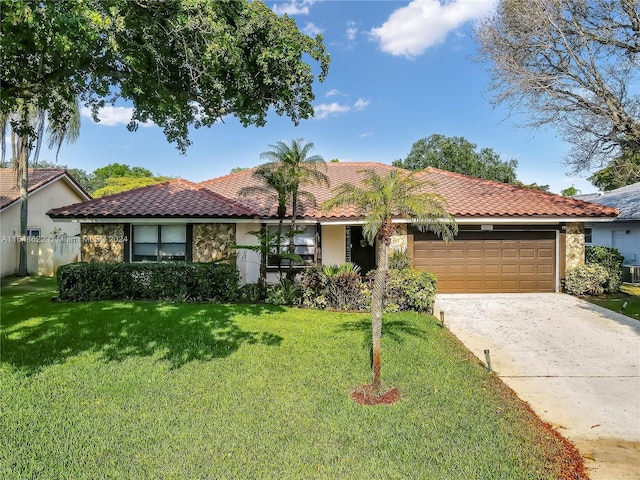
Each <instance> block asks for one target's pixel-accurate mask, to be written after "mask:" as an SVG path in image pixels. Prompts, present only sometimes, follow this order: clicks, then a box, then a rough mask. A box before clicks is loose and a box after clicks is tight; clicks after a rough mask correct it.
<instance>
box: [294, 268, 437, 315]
mask: <svg viewBox="0 0 640 480" xmlns="http://www.w3.org/2000/svg"><path fill="white" fill-rule="evenodd" d="M327 273H329V275H331V276H328V275H327ZM374 275H375V271H373V272H369V274H367V277H366V281H365V280H363V278H362V277H361V276H360V275H359V274H357V273H355V272H352V271H349V270H347V269H345V270H344V271H341V272H339V273H337V267H331V268H329V269H326V268H325V269H322V270H321V269H319V268H310V269H308V270H306V271H305V272H303V273H302V275H301V277H300V288H301V289H302V302H301V303H302V306H304V307H307V308H318V309H327V308H329V309H335V310H346V311H364V310H367V309H368V308H369V307H370V305H371V286H372V285H373V278H374ZM435 292H436V277H435V276H434V275H433V274H431V273H427V272H418V271H416V270H410V269H404V270H390V271H389V276H388V277H387V288H386V292H385V311H386V312H398V311H405V310H412V311H416V312H432V310H433V304H434V301H435Z"/></svg>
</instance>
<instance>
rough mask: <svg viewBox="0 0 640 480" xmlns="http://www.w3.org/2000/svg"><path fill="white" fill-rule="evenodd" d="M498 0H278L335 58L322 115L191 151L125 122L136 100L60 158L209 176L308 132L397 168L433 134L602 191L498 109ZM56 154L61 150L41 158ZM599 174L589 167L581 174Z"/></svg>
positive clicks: (228, 126) (240, 131) (341, 153)
mask: <svg viewBox="0 0 640 480" xmlns="http://www.w3.org/2000/svg"><path fill="white" fill-rule="evenodd" d="M493 3H494V2H493V1H492V0H449V1H446V2H444V1H442V0H441V1H438V0H419V1H413V2H410V1H328V0H325V1H322V0H305V1H293V2H292V1H284V2H267V4H268V5H270V6H271V7H272V8H274V10H275V11H276V12H278V13H279V14H284V13H288V14H289V15H291V16H293V18H295V20H296V22H297V24H298V26H299V27H300V28H301V29H302V30H303V31H305V33H308V34H316V33H321V34H322V35H323V36H324V41H325V44H326V46H327V49H328V51H329V52H330V54H331V59H332V61H331V67H330V71H329V75H328V77H327V79H326V80H325V82H324V83H316V84H315V86H314V92H315V94H316V99H315V101H314V108H315V111H316V117H315V118H313V119H309V120H305V121H302V122H301V123H300V125H299V126H297V127H296V126H295V125H294V124H293V123H292V122H291V121H290V120H289V119H288V118H286V117H278V116H277V115H275V114H270V115H269V118H268V121H267V125H266V126H265V127H261V128H257V127H248V128H244V127H242V126H241V125H240V123H239V122H238V121H237V120H236V119H235V118H230V117H227V118H226V119H225V123H219V124H217V125H215V126H213V127H212V128H204V129H200V130H194V131H193V132H192V135H191V139H192V141H193V145H192V146H191V147H190V149H189V151H188V152H187V154H186V155H181V154H180V153H179V152H178V151H177V150H176V149H175V146H174V145H172V144H169V143H168V142H167V141H166V140H165V138H164V136H163V134H162V131H161V130H160V129H159V128H158V127H156V126H153V125H151V126H141V127H140V128H139V129H138V131H137V132H134V133H131V132H129V131H128V130H127V129H126V127H125V126H126V124H127V122H128V121H129V118H130V113H131V112H130V106H128V105H126V104H122V105H120V106H116V107H111V108H110V109H108V110H105V111H103V112H102V113H101V115H100V117H101V120H102V121H101V122H100V123H99V124H95V123H93V122H92V120H91V118H90V116H89V115H88V114H87V113H86V112H85V113H84V114H83V118H82V127H81V131H80V139H79V140H78V141H77V142H76V143H75V144H74V145H69V146H67V145H65V146H64V147H63V149H62V151H61V152H60V156H59V160H58V161H59V163H62V164H67V165H68V166H70V167H76V168H82V169H84V170H86V171H88V172H91V171H93V170H94V169H95V168H98V167H101V166H104V165H107V164H109V163H113V162H118V163H126V164H129V165H131V166H142V167H145V168H148V169H149V170H151V171H152V172H154V173H155V174H158V175H168V176H176V177H183V178H186V179H188V180H191V181H195V182H197V181H202V180H206V179H210V178H214V177H217V176H221V175H225V174H227V173H229V171H230V170H231V169H232V168H234V167H251V166H254V165H257V164H259V163H260V153H261V152H264V151H265V150H268V149H269V145H270V144H274V143H275V142H277V141H280V140H282V141H285V142H288V141H290V140H292V139H296V138H304V139H305V140H306V141H310V142H313V143H314V144H315V149H314V151H313V152H312V153H314V154H319V155H322V156H323V157H324V159H325V160H327V161H329V160H331V159H334V158H337V159H338V160H340V161H344V162H346V161H376V162H382V163H391V162H392V161H393V160H396V159H399V158H404V157H405V156H406V155H407V154H408V153H409V151H410V149H411V146H412V144H413V143H414V142H415V141H417V140H419V139H420V138H424V137H428V136H429V135H431V134H434V133H440V134H443V135H446V136H462V137H464V138H466V139H467V140H469V141H471V142H472V143H475V144H476V145H478V147H479V148H483V147H490V148H493V149H494V150H495V151H496V152H498V153H499V154H500V155H501V158H502V159H503V160H510V159H516V160H517V161H518V170H517V174H518V178H519V179H520V180H521V181H523V182H525V183H533V182H536V183H538V184H548V185H550V186H551V191H552V192H555V193H559V192H560V190H561V189H563V188H566V187H569V186H571V185H575V187H576V188H578V189H580V190H581V191H582V193H588V192H593V191H595V190H596V189H595V188H594V187H593V186H592V185H591V184H590V183H589V182H587V181H586V180H585V179H584V178H580V177H578V176H575V175H569V174H567V170H568V169H567V168H566V167H565V166H563V164H562V159H563V157H564V156H565V154H566V153H567V152H568V150H569V147H570V146H569V144H567V143H565V142H563V141H562V140H561V139H560V138H559V136H557V135H556V132H555V131H554V130H552V129H549V130H540V131H535V132H534V131H531V130H529V129H523V128H518V127H517V126H516V124H517V123H518V120H522V119H521V118H520V119H518V117H512V118H507V114H508V110H507V108H506V107H505V108H498V109H493V108H492V107H491V105H490V102H489V100H490V93H489V91H488V84H489V78H488V72H487V67H486V66H485V65H482V64H478V63H475V62H474V61H473V60H472V57H473V56H474V54H475V51H476V45H475V44H474V42H473V39H472V33H473V28H474V25H475V22H476V21H477V19H478V18H481V17H482V16H483V15H486V14H487V12H490V11H491V8H492V5H493ZM41 158H43V159H47V160H53V158H54V153H53V152H50V151H48V152H45V151H43V152H42V153H41ZM582 175H583V176H584V177H587V176H589V173H588V172H585V173H583V174H582Z"/></svg>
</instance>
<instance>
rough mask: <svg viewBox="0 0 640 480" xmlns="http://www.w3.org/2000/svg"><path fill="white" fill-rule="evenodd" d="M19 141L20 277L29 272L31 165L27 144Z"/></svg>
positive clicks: (18, 273)
mask: <svg viewBox="0 0 640 480" xmlns="http://www.w3.org/2000/svg"><path fill="white" fill-rule="evenodd" d="M18 143H19V144H20V147H19V149H18V152H17V155H18V157H17V159H16V161H17V162H18V164H17V165H16V167H17V172H16V173H17V177H18V178H17V179H18V186H19V187H20V237H21V241H20V242H19V243H18V245H19V247H20V248H19V251H20V253H19V262H18V272H17V275H18V276H19V277H26V276H27V275H28V274H29V272H27V242H26V239H27V226H28V220H29V215H28V213H29V202H28V199H27V195H28V194H29V165H28V160H27V151H26V148H25V145H24V144H23V140H22V139H19V140H18Z"/></svg>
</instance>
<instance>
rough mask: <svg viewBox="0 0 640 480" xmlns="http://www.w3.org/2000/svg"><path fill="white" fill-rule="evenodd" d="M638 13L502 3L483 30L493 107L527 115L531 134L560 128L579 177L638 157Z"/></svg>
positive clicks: (571, 0)
mask: <svg viewBox="0 0 640 480" xmlns="http://www.w3.org/2000/svg"><path fill="white" fill-rule="evenodd" d="M639 5H640V4H639V3H638V1H637V0H589V1H584V0H563V1H560V0H526V1H525V0H500V1H499V2H498V3H497V7H496V11H495V13H494V14H493V15H492V16H490V17H488V18H487V19H485V20H484V21H482V22H481V24H480V26H479V28H478V31H477V39H478V42H479V46H480V54H479V60H481V61H484V62H486V63H487V64H489V66H490V68H491V74H492V84H491V89H492V91H493V94H494V97H493V101H494V103H495V104H503V103H504V104H507V105H510V106H511V107H512V108H513V109H514V110H515V111H517V112H518V113H523V115H524V116H525V118H526V119H527V120H525V122H524V125H526V126H529V127H533V128H537V127H542V126H553V127H556V128H557V129H558V131H559V132H560V133H561V135H562V136H563V137H564V138H565V139H566V140H567V141H568V142H570V143H571V144H572V145H573V147H572V149H571V151H570V152H569V154H568V156H567V158H566V163H567V165H569V166H570V167H572V169H573V170H574V171H575V172H580V171H585V170H591V169H593V168H602V167H604V166H606V165H607V164H609V163H610V162H612V161H613V160H614V159H615V158H616V157H617V156H619V155H621V154H622V153H623V152H624V151H630V152H635V153H637V152H640V90H638V88H637V86H638V82H639V81H640V7H639Z"/></svg>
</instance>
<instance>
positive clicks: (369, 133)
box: [358, 132, 373, 138]
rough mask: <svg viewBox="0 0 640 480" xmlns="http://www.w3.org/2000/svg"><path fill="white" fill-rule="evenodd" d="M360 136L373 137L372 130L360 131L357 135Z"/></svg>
mask: <svg viewBox="0 0 640 480" xmlns="http://www.w3.org/2000/svg"><path fill="white" fill-rule="evenodd" d="M358 136H359V137H360V138H367V137H373V133H372V132H364V133H361V134H360V135H358Z"/></svg>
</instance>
